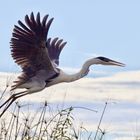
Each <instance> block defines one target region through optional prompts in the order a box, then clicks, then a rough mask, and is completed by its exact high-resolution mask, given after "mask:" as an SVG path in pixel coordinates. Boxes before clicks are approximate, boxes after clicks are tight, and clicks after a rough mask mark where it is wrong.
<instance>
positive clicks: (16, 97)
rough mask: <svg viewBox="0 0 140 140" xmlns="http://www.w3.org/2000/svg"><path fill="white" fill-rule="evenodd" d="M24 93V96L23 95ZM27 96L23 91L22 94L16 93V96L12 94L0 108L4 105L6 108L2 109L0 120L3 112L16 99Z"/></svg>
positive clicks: (26, 92)
mask: <svg viewBox="0 0 140 140" xmlns="http://www.w3.org/2000/svg"><path fill="white" fill-rule="evenodd" d="M23 93H24V94H23ZM27 94H28V91H24V92H19V93H16V94H13V95H12V96H11V97H10V98H9V99H8V100H7V101H5V102H4V103H3V104H2V105H1V106H0V108H1V107H3V106H4V105H5V104H7V105H6V107H5V108H4V110H3V111H2V112H1V113H0V118H1V117H2V115H3V114H4V113H5V111H6V110H7V109H8V108H9V107H10V105H11V104H12V103H13V102H14V101H15V100H16V99H18V98H20V97H22V96H25V95H27Z"/></svg>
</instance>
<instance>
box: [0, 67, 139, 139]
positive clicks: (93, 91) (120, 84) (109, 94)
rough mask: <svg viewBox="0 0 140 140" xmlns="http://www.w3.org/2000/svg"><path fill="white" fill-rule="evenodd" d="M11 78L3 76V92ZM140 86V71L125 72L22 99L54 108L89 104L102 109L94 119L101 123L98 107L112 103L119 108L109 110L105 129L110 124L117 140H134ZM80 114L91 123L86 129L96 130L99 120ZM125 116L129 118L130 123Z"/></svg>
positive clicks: (9, 75) (49, 89)
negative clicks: (47, 103)
mask: <svg viewBox="0 0 140 140" xmlns="http://www.w3.org/2000/svg"><path fill="white" fill-rule="evenodd" d="M70 71H71V72H72V71H73V72H75V71H77V69H74V70H71V69H70ZM11 76H12V79H14V78H15V77H16V76H15V75H14V76H13V74H8V73H0V90H1V91H2V90H3V89H4V87H5V83H6V81H7V77H11ZM13 77H14V78H13ZM139 84H140V71H130V72H122V73H117V74H115V75H113V76H110V77H103V78H83V79H81V80H78V81H76V82H73V83H68V84H67V83H62V84H58V85H55V86H52V87H49V88H47V89H45V90H43V91H42V92H38V93H34V94H32V95H28V96H25V97H23V98H21V99H20V101H29V102H30V101H31V102H37V103H39V102H44V100H47V101H48V102H49V103H50V104H55V103H57V104H61V103H62V102H63V100H65V103H72V102H73V103H79V106H83V105H85V104H87V103H88V104H91V106H90V107H91V108H92V109H93V108H94V109H95V110H96V109H99V112H98V113H97V114H96V113H95V115H93V116H94V117H93V119H95V120H98V119H99V116H100V114H101V112H102V108H103V105H102V106H100V107H98V106H99V105H100V104H101V102H102V103H103V102H105V101H107V100H109V99H111V101H115V102H117V104H116V105H114V106H113V107H110V106H109V107H108V110H109V111H110V112H109V111H108V112H107V114H106V118H105V120H103V125H102V127H103V128H107V126H108V124H110V126H109V131H110V132H112V131H113V133H114V134H118V135H121V138H117V140H119V139H125V140H131V139H132V137H131V135H129V134H130V133H131V134H132V131H133V129H132V128H133V127H134V124H135V123H136V119H137V118H139V117H140V111H139V107H140V98H139V97H140V85H139ZM93 103H94V106H93ZM115 107H116V108H115ZM77 112H78V113H79V114H78V115H79V117H81V118H83V120H85V121H86V120H87V123H85V127H86V128H87V129H89V130H96V126H97V122H95V120H92V119H91V117H90V116H89V115H88V114H85V113H81V112H80V111H77ZM125 115H127V118H126V119H125ZM135 117H136V118H135ZM84 118H85V119H84ZM108 119H110V120H108ZM130 121H131V122H130ZM93 124H94V125H93ZM139 130H140V129H139ZM134 131H135V130H134ZM134 133H135V132H134ZM127 135H128V137H127ZM114 140H115V139H114Z"/></svg>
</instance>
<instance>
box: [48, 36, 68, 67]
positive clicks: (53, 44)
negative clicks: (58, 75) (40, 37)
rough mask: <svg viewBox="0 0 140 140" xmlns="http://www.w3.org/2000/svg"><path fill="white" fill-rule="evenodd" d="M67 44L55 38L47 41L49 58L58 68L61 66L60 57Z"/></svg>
mask: <svg viewBox="0 0 140 140" xmlns="http://www.w3.org/2000/svg"><path fill="white" fill-rule="evenodd" d="M66 43H67V42H63V40H62V39H58V38H54V39H53V40H51V38H49V39H48V40H47V47H48V52H49V57H50V59H51V61H52V62H53V63H55V65H56V66H57V65H59V56H60V53H61V51H62V49H63V48H64V46H65V45H66Z"/></svg>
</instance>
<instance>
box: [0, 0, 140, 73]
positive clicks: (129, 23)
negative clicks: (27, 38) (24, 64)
mask: <svg viewBox="0 0 140 140" xmlns="http://www.w3.org/2000/svg"><path fill="white" fill-rule="evenodd" d="M139 7H140V1H138V0H133V1H132V0H114V1H112V0H106V1H104V0H98V1H97V0H88V1H80V0H76V1H74V0H71V1H65V0H60V1H55V0H50V1H49V0H46V1H43V0H42V1H41V0H36V1H34V0H30V1H29V0H24V1H18V0H14V1H10V0H9V1H8V0H3V1H1V5H0V18H1V22H0V27H1V30H0V41H1V52H0V56H1V59H0V64H1V65H0V71H9V72H10V71H17V70H18V67H17V65H16V64H14V62H13V60H12V58H11V55H10V45H9V41H10V38H11V34H12V29H13V26H14V24H17V21H18V20H19V19H20V20H22V21H23V19H24V16H25V15H26V14H30V13H31V12H32V11H33V12H34V13H37V12H38V11H39V12H40V13H41V15H42V16H44V15H45V14H49V15H50V18H51V17H54V18H55V19H54V21H53V24H52V26H51V29H50V32H49V36H50V37H57V36H58V37H60V38H63V39H64V40H65V41H67V42H68V43H67V46H66V48H65V49H64V50H63V52H62V54H61V58H60V59H61V60H60V61H61V63H60V65H61V67H70V68H71V67H72V68H79V67H80V66H81V65H82V63H83V62H84V61H85V60H86V59H88V58H91V57H95V56H97V55H103V56H106V57H109V58H113V59H116V60H118V61H121V62H124V63H126V64H127V67H126V68H123V69H122V68H109V67H103V66H98V67H95V70H99V71H102V70H103V71H110V72H111V71H126V70H139V69H140V63H139V62H138V61H139V59H140V58H139V52H140V47H139V46H140V8H139Z"/></svg>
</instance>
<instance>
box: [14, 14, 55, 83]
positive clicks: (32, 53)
mask: <svg viewBox="0 0 140 140" xmlns="http://www.w3.org/2000/svg"><path fill="white" fill-rule="evenodd" d="M52 21H53V18H51V19H50V20H48V15H46V16H44V18H43V19H42V21H41V20H40V13H38V14H37V16H36V18H35V17H34V14H33V13H31V15H30V17H29V16H28V15H26V16H25V23H26V25H25V24H24V23H22V22H21V21H20V20H19V21H18V24H19V26H16V25H15V27H14V29H13V34H12V35H13V36H12V38H11V52H12V57H13V59H14V60H15V62H16V63H17V64H18V65H20V66H21V68H22V70H23V74H22V75H21V76H20V77H19V78H20V80H21V81H23V80H25V79H27V78H30V77H32V76H33V75H35V74H36V73H37V72H38V71H40V70H45V71H46V72H48V75H49V74H50V73H51V75H53V74H56V72H55V68H54V66H53V65H52V62H51V59H50V57H49V52H48V49H47V46H46V41H47V35H48V30H49V28H50V25H51V23H52ZM51 75H50V76H51Z"/></svg>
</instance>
